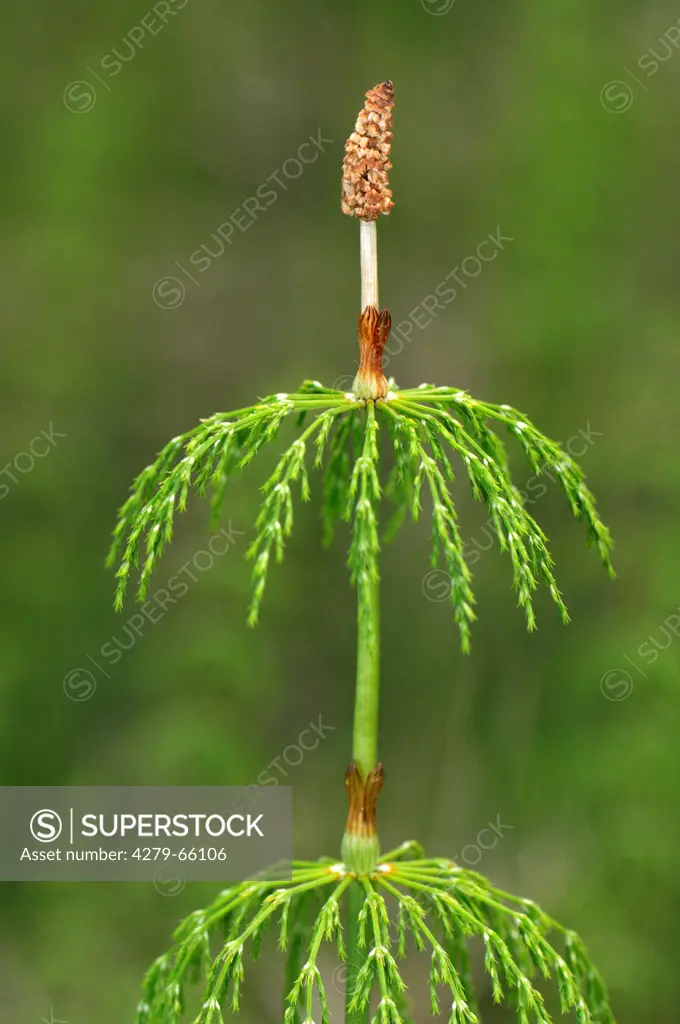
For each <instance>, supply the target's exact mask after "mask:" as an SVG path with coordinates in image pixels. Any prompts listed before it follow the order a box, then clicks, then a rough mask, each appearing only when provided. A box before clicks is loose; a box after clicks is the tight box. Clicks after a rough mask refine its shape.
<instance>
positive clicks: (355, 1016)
mask: <svg viewBox="0 0 680 1024" xmlns="http://www.w3.org/2000/svg"><path fill="white" fill-rule="evenodd" d="M367 414H368V416H375V407H374V406H373V404H372V403H369V405H368V409H367ZM361 585H363V586H364V587H366V588H367V590H366V592H365V595H364V598H363V601H362V595H361V594H359V595H358V602H357V604H358V608H359V609H362V605H363V610H359V611H358V614H357V682H356V693H355V698H354V731H353V734H352V758H353V760H354V761H355V762H356V764H357V766H358V768H359V771H360V772H361V775H362V777H363V778H364V779H365V778H366V777H367V775H368V773H369V772H370V771H371V770H372V769H373V768H374V767H375V765H376V763H377V760H378V706H379V698H380V581H379V580H377V579H376V580H374V581H370V582H365V583H363V584H360V586H361ZM367 611H368V614H366V612H367ZM365 898H366V894H365V892H364V891H363V888H362V886H361V884H359V883H357V882H355V883H353V884H352V885H351V886H350V889H349V892H348V918H347V986H346V1002H345V1024H367V1022H368V1020H369V1018H370V1007H367V1008H366V1009H365V1010H361V1011H359V1010H350V1008H349V1004H350V1001H351V999H352V995H353V993H354V987H355V983H356V977H357V975H358V973H359V971H360V970H361V965H362V963H363V960H364V956H365V954H364V953H363V952H362V950H361V949H360V948H359V942H358V938H359V922H358V918H359V914H360V912H361V908H362V907H363V904H364V900H365Z"/></svg>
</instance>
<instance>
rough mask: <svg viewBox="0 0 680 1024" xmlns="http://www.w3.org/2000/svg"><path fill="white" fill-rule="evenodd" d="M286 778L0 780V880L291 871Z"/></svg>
mask: <svg viewBox="0 0 680 1024" xmlns="http://www.w3.org/2000/svg"><path fill="white" fill-rule="evenodd" d="M291 856H292V806H291V790H290V787H287V786H275V787H274V786H5V787H0V880H2V881H17V882H67V881H68V882H85V881H111V882H114V881H115V882H118V881H121V882H122V881H152V882H154V883H155V884H156V885H157V887H159V891H163V892H167V891H168V889H169V888H170V887H172V886H173V885H174V886H176V887H177V888H179V887H181V885H182V883H183V882H185V881H197V880H211V879H212V880H216V881H222V882H226V881H243V880H245V879H251V878H254V877H256V876H257V877H280V878H286V877H288V878H290V860H291Z"/></svg>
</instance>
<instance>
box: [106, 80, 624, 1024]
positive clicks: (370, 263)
mask: <svg viewBox="0 0 680 1024" xmlns="http://www.w3.org/2000/svg"><path fill="white" fill-rule="evenodd" d="M393 103H394V90H393V86H392V83H391V82H383V83H382V84H380V85H378V86H376V87H375V88H374V89H371V90H370V91H369V92H368V93H367V94H366V104H365V106H364V108H363V110H362V111H361V113H360V114H359V117H358V120H357V122H356V127H355V130H354V132H353V133H352V135H351V136H350V138H349V139H348V141H347V143H346V146H345V154H346V155H345V159H344V165H343V180H342V209H343V212H344V213H346V214H347V215H349V216H352V217H355V218H357V219H358V220H359V228H360V253H361V282H362V302H361V313H360V315H359V319H358V326H359V350H360V363H359V369H358V372H357V375H356V378H355V380H354V384H353V387H352V389H351V391H349V392H343V391H339V390H334V389H332V388H326V387H323V386H322V385H321V384H319V383H318V382H316V381H305V382H304V383H303V384H302V385H301V386H300V388H299V389H298V391H296V392H293V393H290V394H288V393H286V394H277V395H273V396H271V397H269V398H265V399H263V400H261V401H259V402H257V403H256V404H255V405H251V406H248V407H246V408H243V409H238V410H236V411H235V412H231V413H216V414H214V415H212V416H210V417H209V418H208V419H206V420H202V421H201V422H200V423H199V425H198V426H196V427H194V428H193V429H192V430H189V431H188V432H187V433H185V434H181V435H179V436H177V437H175V438H173V439H172V440H171V441H170V442H169V444H167V445H166V447H165V448H164V449H163V450H162V451H161V452H160V454H159V455H158V457H157V459H156V461H155V462H153V463H152V464H151V465H150V466H147V468H146V469H144V470H143V471H142V472H141V473H140V474H139V476H138V477H137V479H136V480H135V482H134V484H133V485H132V490H131V494H130V497H129V498H128V500H127V501H126V502H125V504H124V505H123V507H122V508H121V510H120V514H119V519H118V524H117V527H116V529H115V533H114V540H113V544H112V547H111V551H110V555H109V562H110V564H113V563H115V562H118V563H119V567H118V571H117V578H118V587H117V592H116V607H117V608H120V607H121V606H122V603H123V599H124V597H125V593H126V590H127V587H128V583H129V580H130V577H131V575H132V574H133V571H135V570H138V571H139V583H138V589H137V596H138V598H139V599H140V600H142V601H143V600H144V599H145V595H146V592H147V588H148V586H149V580H150V578H151V575H152V573H153V570H154V568H155V566H156V564H157V562H158V560H159V558H160V557H161V554H162V553H163V549H164V548H165V546H166V544H167V543H168V542H169V541H170V539H171V537H172V529H173V522H174V516H175V513H176V511H180V512H181V511H184V509H185V508H186V504H187V500H188V497H189V492H190V491H191V490H192V489H194V490H196V491H197V492H198V494H199V495H205V494H206V493H207V492H209V493H210V495H211V501H212V508H213V514H214V516H215V517H216V518H217V517H219V514H220V509H221V506H222V502H223V498H224V494H225V487H226V485H227V482H228V481H229V480H230V478H231V477H232V476H235V475H236V473H237V472H238V471H239V470H242V469H244V468H245V467H246V466H248V464H249V463H251V462H252V461H253V460H254V458H255V456H256V455H257V454H258V452H259V451H260V449H261V448H262V447H263V446H264V445H267V444H270V443H272V442H274V441H275V440H276V438H277V437H278V435H279V431H280V428H281V427H282V426H283V424H284V422H285V421H287V420H291V418H292V419H294V420H295V421H296V422H297V424H298V427H299V434H298V436H297V438H296V440H294V441H293V443H292V444H291V445H290V447H288V448H287V449H286V450H285V451H284V453H283V455H282V456H281V458H280V460H279V462H278V464H277V465H276V468H275V469H274V472H273V473H272V474H271V476H270V477H269V479H268V480H267V481H266V483H265V484H264V486H263V487H262V494H263V500H262V507H261V511H260V514H259V516H258V518H257V521H256V536H255V539H254V540H253V542H252V544H251V546H250V549H249V551H248V557H249V558H250V559H252V561H253V592H252V600H251V604H250V610H249V613H248V619H249V622H250V624H251V625H254V624H255V623H256V622H257V619H258V615H259V611H260V605H261V602H262V598H263V595H264V590H265V585H266V582H267V574H268V571H269V567H270V563H271V561H272V560H273V561H276V562H280V561H281V560H282V558H283V555H284V547H285V542H286V538H287V537H288V536H289V535H290V533H291V530H292V528H293V512H294V492H296V493H299V496H300V498H301V500H302V501H309V500H310V495H311V491H310V484H309V480H308V474H307V465H308V455H309V454H310V453H311V450H312V449H313V460H312V461H313V467H314V468H315V469H318V470H319V471H320V473H321V474H322V475H323V485H322V491H323V498H322V503H321V512H322V516H323V521H324V532H325V540H326V543H330V541H331V540H332V538H333V534H334V531H335V529H336V527H337V526H338V524H339V523H341V522H343V521H344V522H346V523H348V524H349V530H350V533H351V541H350V546H349V557H348V565H349V570H350V575H351V581H352V583H353V585H354V586H355V587H356V590H357V604H358V624H357V683H356V702H355V716H354V733H353V760H352V763H351V765H350V768H349V770H348V772H347V775H346V785H347V790H348V794H349V804H350V809H349V817H348V821H347V826H346V830H345V835H344V838H343V841H342V845H341V855H340V858H335V859H329V858H322V859H320V860H318V861H294V862H293V864H292V875H291V878H290V879H289V880H287V881H281V880H280V879H278V880H263V879H258V880H255V881H249V882H243V883H239V884H236V885H232V886H231V887H229V888H228V889H226V890H225V891H224V892H222V893H221V894H220V895H219V896H218V897H217V899H216V900H215V901H214V902H213V903H212V904H211V905H210V906H208V907H206V908H205V909H203V910H198V911H195V912H194V913H193V914H190V915H189V917H188V918H187V919H186V920H185V921H184V922H183V923H182V924H180V926H179V927H178V928H177V930H176V932H175V935H174V941H173V945H172V947H171V948H170V950H169V951H168V952H167V953H165V954H163V955H162V956H160V957H159V958H158V959H157V960H156V961H155V963H154V964H153V965H152V967H151V968H150V970H149V971H148V973H147V976H146V979H145V981H144V987H143V996H142V1000H141V1002H140V1005H139V1008H138V1014H137V1024H180V1021H182V1020H184V1019H186V1017H185V1009H184V1008H185V989H186V988H187V986H188V985H189V983H190V981H191V980H192V979H194V978H195V976H196V975H198V976H199V977H200V978H202V979H203V985H204V995H203V999H202V1005H201V1007H200V1009H199V1011H198V1015H197V1016H195V1017H194V1018H193V1019H194V1024H222V1022H223V1021H224V1019H225V1014H228V1013H229V1011H232V1012H235V1011H237V1010H238V1008H239V1003H240V998H241V989H242V984H243V980H244V958H245V955H246V949H247V948H250V951H251V952H252V954H253V956H256V955H257V953H258V950H259V946H260V941H261V939H262V936H263V933H264V931H265V930H266V929H267V927H268V926H270V925H273V923H274V921H275V919H277V918H278V921H279V948H280V950H281V951H283V952H285V954H286V970H285V979H286V980H285V992H284V1000H283V1009H282V1019H283V1022H284V1024H300V1022H301V1021H304V1022H305V1024H312V1019H313V1013H314V1012H315V1008H316V1007H317V1006H318V1008H319V1012H320V1020H321V1022H322V1024H329V1021H330V1012H329V1006H328V999H327V995H326V989H325V987H324V981H323V977H322V973H321V969H320V967H319V955H320V951H321V948H322V945H323V944H324V943H326V942H331V941H333V942H335V943H336V944H337V955H338V957H339V958H340V960H346V961H347V983H346V1016H345V1020H346V1022H348V1024H367V1022H368V1021H369V1019H370V1020H372V1021H373V1022H374V1024H409V1022H411V1021H413V1016H412V1011H411V1009H410V1000H409V996H408V993H407V992H406V986H405V983H404V981H403V979H402V975H401V971H400V965H399V961H400V960H401V959H402V958H403V957H404V956H405V955H406V953H407V945H410V946H411V947H412V948H414V949H415V951H416V952H417V951H427V953H429V956H430V981H429V988H430V1003H431V1008H432V1011H433V1013H438V1012H439V1011H440V1008H441V1009H444V1011H445V1013H446V1014H447V1017H448V1021H449V1024H476V1022H477V1021H479V1020H480V1017H479V1011H478V1009H477V1002H476V1000H475V995H474V991H473V985H472V980H471V972H470V959H469V951H468V944H469V940H471V939H473V938H476V939H478V940H479V943H480V944H481V947H482V951H483V959H484V968H485V972H486V975H487V976H488V982H489V985H490V990H491V995H492V998H493V1000H494V1001H495V1002H498V1003H500V1002H501V1001H507V1002H508V1003H509V1004H510V1006H511V1007H512V1008H513V1009H514V1012H515V1015H516V1019H517V1020H518V1022H519V1024H530V1022H532V1024H550V1020H551V1018H550V1016H549V1014H548V1011H547V1009H546V1008H545V1005H544V1001H543V996H542V994H541V991H540V985H541V981H542V979H547V978H549V977H553V978H554V979H556V981H557V988H558V992H559V1000H560V1006H561V1009H562V1012H563V1013H569V1014H571V1015H572V1017H573V1019H575V1020H576V1021H577V1024H613V1021H614V1018H613V1016H612V1013H611V1010H610V1008H609V1003H608V998H607V991H606V988H605V986H604V983H603V982H602V980H601V978H600V976H599V974H598V972H597V970H596V969H595V967H594V966H593V964H592V963H591V961H590V958H589V956H588V953H587V951H586V948H585V946H584V945H583V943H582V942H581V940H580V939H579V937H578V936H577V935H576V934H575V933H574V932H572V931H570V930H568V929H565V928H563V927H562V926H561V925H560V924H558V923H557V922H556V921H554V920H553V919H552V918H551V917H549V916H548V915H547V914H545V913H544V912H543V911H542V910H540V909H539V908H538V907H537V906H536V905H535V904H534V903H533V902H532V901H530V900H527V899H523V898H520V897H517V896H514V895H512V894H510V893H507V892H504V891H502V890H500V889H498V888H496V887H495V886H494V885H493V884H492V883H491V882H489V881H488V880H487V879H486V878H484V877H483V876H482V875H480V874H478V873H477V872H474V871H470V870H466V869H464V868H461V867H460V866H458V865H457V864H456V863H455V862H454V861H452V860H447V859H446V858H434V859H432V858H426V857H425V856H424V853H423V851H422V850H421V848H420V847H419V846H418V844H417V843H415V842H407V843H404V844H403V845H402V846H400V847H399V848H398V849H395V850H392V851H390V852H389V853H386V854H383V855H382V856H381V855H380V851H379V842H378V836H377V832H376V807H377V801H378V795H379V792H380V789H381V786H382V781H383V771H382V766H381V765H380V764H379V763H378V756H377V733H378V691H379V646H380V644H379V581H380V575H379V553H380V532H379V524H380V511H381V501H382V497H383V495H384V496H385V497H386V498H387V499H388V500H389V501H390V503H391V504H392V505H393V514H392V516H391V518H390V520H389V523H388V525H387V536H388V537H392V536H393V535H394V534H395V533H396V532H397V530H398V529H399V527H400V526H401V525H402V524H403V523H404V521H405V520H406V519H407V518H409V517H411V518H412V519H414V520H417V519H418V517H419V515H420V513H421V506H422V501H423V495H424V494H426V495H427V504H428V508H430V509H431V515H432V564H433V565H437V564H438V563H439V562H440V561H441V562H442V563H443V565H444V566H445V567H446V571H447V573H448V574H449V576H450V592H451V595H450V596H451V603H452V606H453V617H454V619H455V622H456V625H457V627H458V630H459V633H460V643H461V646H462V649H463V651H466V652H467V651H468V650H469V648H470V628H471V623H472V621H473V620H474V618H475V615H474V610H473V608H474V596H473V591H472V581H471V573H470V570H469V567H468V565H467V563H466V560H465V555H464V550H463V542H462V540H461V535H460V531H459V527H458V516H457V512H456V505H455V501H454V497H453V485H454V483H455V472H456V471H458V472H460V470H461V469H462V470H463V472H464V473H465V474H466V475H467V478H468V480H469V483H470V486H471V488H472V492H473V495H474V497H475V498H476V499H478V500H479V501H482V502H484V503H485V504H486V506H487V507H488V510H489V513H490V521H491V522H492V524H493V529H494V531H495V534H496V537H497V539H498V544H499V547H500V549H501V550H502V551H504V552H506V553H507V554H508V556H509V559H510V563H511V568H512V581H513V586H514V588H515V591H516V593H517V598H518V602H519V605H521V607H522V608H523V609H524V614H525V616H526V622H527V626H528V628H529V629H533V628H534V627H535V617H534V611H533V606H532V597H533V594H534V591H535V590H536V588H537V587H538V586H539V584H541V583H543V584H544V585H545V586H546V587H547V588H548V590H549V592H550V594H551V596H552V599H553V601H554V602H555V604H556V606H557V610H558V612H559V614H560V616H561V617H562V619H563V620H564V621H565V622H566V621H567V619H568V616H567V609H566V607H565V604H564V602H563V600H562V596H561V594H560V591H559V589H558V586H557V582H556V580H555V576H554V573H553V562H552V558H551V556H550V553H549V550H548V546H547V541H546V537H545V534H544V533H543V531H542V530H541V528H540V526H539V525H538V523H537V522H536V521H535V519H534V518H533V516H532V515H530V513H529V512H528V510H527V508H526V507H525V505H524V504H523V501H522V496H521V494H520V492H519V491H518V489H517V488H516V487H515V485H514V484H513V482H512V479H511V477H510V472H509V468H508V460H507V458H506V453H505V447H504V444H503V441H502V439H501V437H500V436H499V435H498V433H496V430H503V431H504V432H506V433H509V434H510V435H511V436H514V437H515V438H517V439H518V441H519V443H520V444H521V446H522V448H523V449H524V452H525V454H526V456H527V458H528V460H529V463H530V465H531V467H532V469H533V470H534V471H536V472H545V473H549V474H550V475H552V476H553V477H556V478H557V479H558V480H559V482H560V484H561V486H562V489H563V490H564V492H565V494H566V497H567V501H568V502H569V505H570V507H571V510H572V512H573V514H574V515H575V516H576V517H577V518H578V519H580V520H583V521H584V523H585V525H586V528H587V531H588V539H589V541H590V542H591V543H592V544H593V545H594V546H595V547H596V549H597V551H598V553H599V555H600V557H601V559H602V561H603V562H604V565H605V568H606V569H607V570H608V571H609V572H610V573H612V568H611V563H610V560H609V549H610V546H611V542H610V538H609V534H608V531H607V529H606V527H605V526H604V525H603V524H602V522H601V521H600V519H599V517H598V514H597V511H596V508H595V502H594V500H593V496H592V494H591V493H590V491H589V490H588V488H587V486H586V484H585V480H584V477H583V473H582V472H581V470H580V469H579V467H578V466H577V465H576V463H575V462H574V460H573V459H572V458H571V457H570V456H569V455H568V454H567V453H566V452H565V451H563V450H562V448H561V447H560V446H559V445H558V444H556V443H555V442H554V441H551V440H549V439H548V438H547V437H545V436H544V435H543V434H542V433H541V432H540V431H539V430H538V429H537V428H536V427H535V426H534V425H533V424H532V423H531V421H530V420H529V419H528V417H527V416H525V415H524V414H523V413H520V412H518V411H517V410H516V409H514V408H513V407H512V406H509V405H496V404H494V403H490V402H485V401H480V400H479V399H477V398H474V397H472V396H471V395H470V394H468V392H467V391H464V390H460V389H457V388H452V387H436V386H435V385H430V384H421V385H420V386H419V387H416V388H406V389H400V388H398V387H397V386H396V384H395V383H394V382H393V381H387V380H386V379H385V376H384V374H383V372H382V354H383V349H384V347H385V343H386V341H387V338H388V335H389V330H390V314H389V312H388V311H387V310H386V309H383V310H380V306H379V302H378V274H377V241H376V239H377V233H376V221H377V218H378V216H379V215H381V214H387V213H389V212H390V210H391V208H392V206H393V203H392V193H391V191H390V189H389V184H388V171H389V169H390V167H391V164H390V161H389V153H390V147H391V139H392V133H391V127H392V108H393ZM381 439H385V440H384V441H381ZM390 445H391V447H392V450H393V454H394V461H393V468H392V469H391V471H390V473H389V475H388V478H387V480H386V481H385V482H383V480H382V477H381V468H380V458H381V447H384V446H390ZM454 466H455V467H456V468H455V469H454ZM219 932H221V933H222V934H223V936H224V940H223V941H221V944H220V946H219V949H218V951H216V945H215V944H216V943H217V942H218V941H219V940H218V933H219ZM444 996H445V999H444ZM371 1014H373V1016H372V1017H371Z"/></svg>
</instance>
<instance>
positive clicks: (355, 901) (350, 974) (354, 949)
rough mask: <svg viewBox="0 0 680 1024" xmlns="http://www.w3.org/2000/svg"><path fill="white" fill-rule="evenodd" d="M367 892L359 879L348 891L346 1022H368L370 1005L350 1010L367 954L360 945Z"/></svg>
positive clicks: (348, 1023) (358, 1023)
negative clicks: (362, 912)
mask: <svg viewBox="0 0 680 1024" xmlns="http://www.w3.org/2000/svg"><path fill="white" fill-rule="evenodd" d="M365 898H366V894H365V892H364V890H363V888H362V885H361V883H360V882H358V881H354V882H352V884H351V885H350V887H349V891H348V893H347V982H346V984H345V1024H368V1020H369V1016H370V1007H367V1008H366V1009H365V1010H350V1008H349V1004H350V1002H351V1001H352V996H353V995H354V989H355V986H356V979H357V975H358V974H359V971H360V970H361V965H362V964H363V960H364V956H365V954H364V953H363V951H362V950H361V948H360V947H359V914H360V913H361V908H362V907H363V905H364V900H365Z"/></svg>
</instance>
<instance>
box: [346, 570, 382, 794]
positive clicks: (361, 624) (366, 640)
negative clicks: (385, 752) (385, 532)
mask: <svg viewBox="0 0 680 1024" xmlns="http://www.w3.org/2000/svg"><path fill="white" fill-rule="evenodd" d="M365 586H366V587H367V588H368V592H367V596H368V601H367V604H366V607H369V608H370V613H369V614H368V615H366V613H365V611H364V612H363V613H360V614H359V615H358V617H357V685H356V695H355V699H354V733H353V738H352V757H353V759H354V760H355V761H356V763H357V765H358V767H359V771H360V772H361V774H362V776H363V777H364V779H365V778H366V776H367V775H368V773H369V772H370V771H371V770H372V769H373V768H374V767H375V765H376V762H377V760H378V702H379V698H380V583H379V581H378V580H376V581H375V582H371V583H366V584H365Z"/></svg>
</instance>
